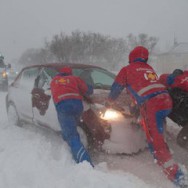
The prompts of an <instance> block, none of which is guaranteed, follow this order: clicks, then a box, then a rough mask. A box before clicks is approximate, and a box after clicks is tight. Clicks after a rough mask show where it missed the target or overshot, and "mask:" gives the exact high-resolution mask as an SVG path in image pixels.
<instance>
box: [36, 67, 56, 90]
mask: <svg viewBox="0 0 188 188" xmlns="http://www.w3.org/2000/svg"><path fill="white" fill-rule="evenodd" d="M56 74H57V71H56V70H54V69H51V68H43V69H42V70H41V72H40V74H39V75H38V77H37V78H36V80H35V87H36V88H40V89H43V90H48V89H49V88H50V82H51V79H52V77H53V76H54V75H56Z"/></svg>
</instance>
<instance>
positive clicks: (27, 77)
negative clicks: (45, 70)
mask: <svg viewBox="0 0 188 188" xmlns="http://www.w3.org/2000/svg"><path fill="white" fill-rule="evenodd" d="M38 73H39V68H38V67H32V68H28V69H25V70H24V71H23V72H22V74H21V75H20V77H19V83H18V81H17V83H16V84H17V85H18V84H19V85H20V86H21V87H23V88H25V89H28V90H31V89H32V88H33V86H34V81H35V79H36V77H37V75H38Z"/></svg>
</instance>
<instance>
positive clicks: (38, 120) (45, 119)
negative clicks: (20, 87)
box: [32, 67, 60, 131]
mask: <svg viewBox="0 0 188 188" xmlns="http://www.w3.org/2000/svg"><path fill="white" fill-rule="evenodd" d="M50 73H52V74H53V75H54V74H56V73H55V72H54V70H53V69H51V68H46V67H45V68H43V69H42V70H41V72H40V74H39V75H38V77H37V79H36V81H35V87H34V88H33V92H32V93H33V114H34V119H33V120H34V122H35V124H38V125H42V126H47V127H49V128H51V129H53V130H55V131H59V130H60V126H59V123H58V119H57V113H56V109H55V106H54V103H53V99H52V97H51V90H50V82H51V79H52V76H51V75H50Z"/></svg>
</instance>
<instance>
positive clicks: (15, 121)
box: [7, 104, 22, 127]
mask: <svg viewBox="0 0 188 188" xmlns="http://www.w3.org/2000/svg"><path fill="white" fill-rule="evenodd" d="M7 113H8V121H9V124H11V125H16V126H19V127H22V122H21V121H20V118H19V115H18V112H17V110H16V107H15V106H14V105H13V104H10V105H9V106H8V110H7Z"/></svg>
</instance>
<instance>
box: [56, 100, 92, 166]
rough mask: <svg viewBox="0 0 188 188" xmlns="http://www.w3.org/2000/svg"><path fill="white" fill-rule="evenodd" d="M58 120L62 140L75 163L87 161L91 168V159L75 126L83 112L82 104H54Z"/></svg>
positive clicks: (67, 102) (64, 102)
mask: <svg viewBox="0 0 188 188" xmlns="http://www.w3.org/2000/svg"><path fill="white" fill-rule="evenodd" d="M56 110H57V115H58V120H59V123H60V126H61V130H62V136H63V139H64V140H65V141H66V142H67V143H68V145H69V146H70V148H71V152H72V156H73V158H74V160H75V161H76V162H77V163H80V162H82V161H88V162H89V163H90V164H91V165H92V166H93V164H92V162H91V158H90V156H89V154H88V152H87V150H86V149H85V147H84V145H83V144H82V142H81V140H80V135H79V133H78V131H77V126H78V124H79V121H80V116H81V114H82V112H83V104H82V101H81V100H78V99H68V100H64V101H61V102H60V103H58V104H56Z"/></svg>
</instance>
